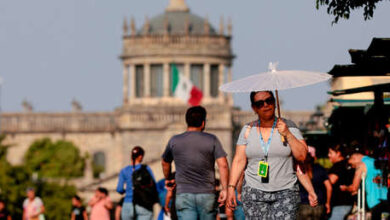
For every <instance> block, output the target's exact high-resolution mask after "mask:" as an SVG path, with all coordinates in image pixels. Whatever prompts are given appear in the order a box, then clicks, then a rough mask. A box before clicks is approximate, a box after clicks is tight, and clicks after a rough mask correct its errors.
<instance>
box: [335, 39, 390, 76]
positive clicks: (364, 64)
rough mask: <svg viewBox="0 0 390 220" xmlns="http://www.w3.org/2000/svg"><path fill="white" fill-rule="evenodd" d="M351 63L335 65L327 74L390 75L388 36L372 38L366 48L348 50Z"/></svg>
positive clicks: (389, 41)
mask: <svg viewBox="0 0 390 220" xmlns="http://www.w3.org/2000/svg"><path fill="white" fill-rule="evenodd" d="M349 54H350V55H351V61H352V63H353V64H347V65H335V66H334V67H333V68H332V70H330V71H329V74H331V75H333V76H334V77H341V76H386V75H390V38H373V39H372V41H371V44H370V46H369V47H368V49H367V50H354V49H351V50H349Z"/></svg>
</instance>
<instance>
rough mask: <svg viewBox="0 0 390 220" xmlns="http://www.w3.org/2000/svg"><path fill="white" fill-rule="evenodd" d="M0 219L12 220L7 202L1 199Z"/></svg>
mask: <svg viewBox="0 0 390 220" xmlns="http://www.w3.org/2000/svg"><path fill="white" fill-rule="evenodd" d="M0 220H12V218H11V215H10V214H9V213H8V211H7V209H6V207H5V202H4V201H3V200H1V199H0Z"/></svg>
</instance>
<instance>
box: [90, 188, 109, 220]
mask: <svg viewBox="0 0 390 220" xmlns="http://www.w3.org/2000/svg"><path fill="white" fill-rule="evenodd" d="M88 205H89V206H91V207H92V209H91V216H90V220H110V210H111V209H112V208H113V205H112V201H111V199H110V197H109V196H108V191H107V189H106V188H103V187H99V188H97V190H96V191H95V195H94V197H93V198H92V199H91V200H90V201H89V203H88Z"/></svg>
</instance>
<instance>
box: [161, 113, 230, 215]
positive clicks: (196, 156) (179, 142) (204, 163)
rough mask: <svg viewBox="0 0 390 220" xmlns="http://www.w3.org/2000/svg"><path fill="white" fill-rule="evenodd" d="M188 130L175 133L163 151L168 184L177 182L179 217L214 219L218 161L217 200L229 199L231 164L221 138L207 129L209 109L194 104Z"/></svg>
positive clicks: (164, 170)
mask: <svg viewBox="0 0 390 220" xmlns="http://www.w3.org/2000/svg"><path fill="white" fill-rule="evenodd" d="M185 119H186V123H187V130H186V131H185V132H184V133H182V134H179V135H175V136H173V137H172V138H171V139H170V140H169V142H168V144H167V146H166V148H165V151H164V153H163V155H162V167H163V172H164V176H165V178H166V179H167V180H166V186H167V188H168V189H169V188H170V189H172V188H173V187H174V186H170V184H174V183H176V212H177V216H178V218H179V220H182V219H183V220H184V219H185V220H196V219H201V220H208V219H213V220H215V218H216V214H217V207H216V206H215V203H214V202H215V197H216V196H215V186H214V185H215V168H214V166H215V162H217V166H218V168H219V172H220V179H221V185H222V189H221V192H220V194H219V195H220V196H219V199H218V202H220V203H221V204H223V203H224V202H225V200H226V193H227V192H226V188H227V181H228V175H229V170H228V164H227V159H226V155H227V154H226V153H225V151H224V150H223V148H222V145H221V143H220V142H219V140H218V138H217V137H216V136H215V135H213V134H210V133H207V132H204V129H205V127H206V109H204V108H203V107H201V106H195V107H191V108H189V109H188V110H187V112H186V116H185ZM173 161H175V168H176V175H175V180H169V176H170V175H171V164H172V162H173Z"/></svg>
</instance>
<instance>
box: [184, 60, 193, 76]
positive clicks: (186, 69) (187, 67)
mask: <svg viewBox="0 0 390 220" xmlns="http://www.w3.org/2000/svg"><path fill="white" fill-rule="evenodd" d="M190 72H191V64H190V63H185V64H184V76H185V77H187V78H188V79H189V78H190Z"/></svg>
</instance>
